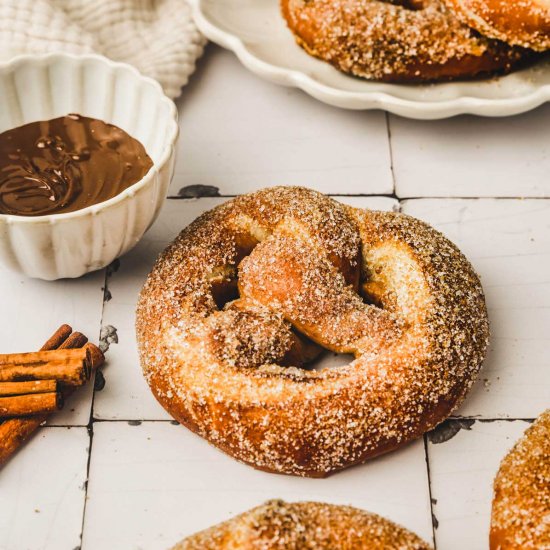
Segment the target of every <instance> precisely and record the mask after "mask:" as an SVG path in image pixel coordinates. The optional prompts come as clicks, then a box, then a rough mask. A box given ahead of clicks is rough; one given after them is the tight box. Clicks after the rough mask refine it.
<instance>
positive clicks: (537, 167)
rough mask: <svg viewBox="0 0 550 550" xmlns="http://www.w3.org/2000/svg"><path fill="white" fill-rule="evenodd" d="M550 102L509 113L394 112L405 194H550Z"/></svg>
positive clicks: (399, 185)
mask: <svg viewBox="0 0 550 550" xmlns="http://www.w3.org/2000/svg"><path fill="white" fill-rule="evenodd" d="M549 128H550V105H545V106H543V107H541V108H539V109H537V110H535V111H532V112H530V113H526V114H524V115H520V116H516V117H509V118H496V119H490V118H476V117H472V116H461V117H456V118H452V119H448V120H441V121H432V122H419V121H413V120H407V119H404V118H400V117H396V116H390V130H391V145H392V152H393V169H394V174H395V182H396V192H397V195H398V196H399V197H549V196H550V179H549V178H548V173H549V172H550V139H549V137H550V130H549Z"/></svg>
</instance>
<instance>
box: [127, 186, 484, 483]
mask: <svg viewBox="0 0 550 550" xmlns="http://www.w3.org/2000/svg"><path fill="white" fill-rule="evenodd" d="M237 286H238V293H237V291H236V288H237ZM358 292H361V293H363V295H362V296H360V294H359V293H358ZM227 300H229V301H228V302H227ZM225 302H227V303H225ZM375 304H376V305H375ZM488 332H489V330H488V321H487V313H486V308H485V301H484V297H483V291H482V288H481V285H480V282H479V280H478V278H477V276H476V274H475V273H474V271H473V269H472V267H471V265H470V264H469V262H468V261H467V260H466V259H465V258H464V256H463V255H462V254H461V253H460V252H459V250H458V249H457V248H456V247H455V246H454V245H453V244H451V243H450V242H449V241H448V240H447V239H446V238H445V237H443V235H442V234H441V233H439V232H437V231H435V230H434V229H433V228H431V227H429V226H428V225H426V224H425V223H423V222H421V221H419V220H416V219H414V218H411V217H409V216H406V215H403V214H398V213H386V212H375V211H368V210H361V209H355V208H350V207H347V206H344V205H342V204H340V203H338V202H336V201H334V200H332V199H330V198H328V197H325V196H324V195H321V194H320V193H317V192H315V191H311V190H308V189H304V188H298V187H275V188H271V189H266V190H263V191H259V192H256V193H252V194H250V195H243V196H241V197H238V198H236V199H233V200H231V201H229V202H227V203H225V204H223V205H221V206H219V207H217V208H214V209H213V210H211V211H209V212H206V213H205V214H203V215H202V216H200V217H199V218H198V219H197V220H195V221H194V222H193V223H192V224H191V225H190V226H188V227H187V228H186V229H184V230H183V231H182V233H181V234H180V235H179V237H178V238H177V239H176V240H175V241H174V243H172V245H170V246H169V247H168V248H167V249H166V250H165V252H164V253H163V254H162V255H161V257H160V258H159V260H158V261H157V263H156V265H155V267H154V268H153V270H152V272H151V274H150V275H149V277H148V279H147V281H146V283H145V286H144V288H143V290H142V292H141V296H140V299H139V303H138V309H137V338H138V347H139V352H140V358H141V364H142V368H143V372H144V375H145V377H146V379H147V381H148V383H149V384H150V386H151V389H152V391H153V393H154V394H155V396H156V397H157V399H158V400H159V402H160V403H161V404H162V405H163V406H164V407H165V408H166V409H167V410H168V411H169V412H170V414H172V416H174V418H176V419H177V420H178V421H179V422H181V423H182V424H184V425H186V426H187V427H188V428H190V429H191V430H193V431H194V432H196V433H198V434H199V435H201V436H202V437H204V438H206V439H207V440H209V441H210V442H211V443H213V444H214V445H216V446H217V447H219V448H220V449H222V450H223V451H225V452H226V453H228V454H230V455H231V456H233V457H235V458H237V459H238V460H240V461H242V462H245V463H247V464H250V465H252V466H254V467H256V468H259V469H262V470H266V471H272V472H280V473H287V474H294V475H300V476H312V477H323V476H326V475H328V474H330V473H332V472H335V471H337V470H340V469H342V468H346V467H348V466H351V465H353V464H357V463H360V462H363V461H365V460H366V459H368V458H370V457H373V456H376V455H379V454H381V453H384V452H387V451H389V450H392V449H394V448H397V447H399V446H400V445H403V444H404V443H406V442H408V441H410V440H412V439H414V438H416V437H418V436H420V435H422V434H423V433H424V432H425V431H427V430H430V429H432V428H433V427H434V426H435V425H436V424H438V423H439V422H441V421H442V420H444V419H445V418H446V417H447V416H448V415H449V414H450V413H451V412H452V411H453V410H454V409H455V408H456V407H457V406H458V405H459V404H460V403H461V402H462V400H463V399H464V397H465V395H466V393H467V392H468V390H469V388H470V387H471V385H472V383H473V382H474V380H475V379H476V376H477V373H478V371H479V368H480V366H481V362H482V360H483V358H484V355H485V351H486V348H487V341H488ZM323 349H330V350H333V351H337V352H342V353H352V354H353V355H354V356H355V359H354V360H353V361H352V362H351V363H350V364H348V365H346V366H343V367H339V368H334V369H323V370H311V369H309V368H308V364H307V363H308V361H310V360H311V359H312V358H314V357H315V356H316V355H317V354H318V353H319V351H322V350H323Z"/></svg>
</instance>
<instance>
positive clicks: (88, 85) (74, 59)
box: [0, 54, 178, 280]
mask: <svg viewBox="0 0 550 550" xmlns="http://www.w3.org/2000/svg"><path fill="white" fill-rule="evenodd" d="M0 100H1V101H0V132H4V131H5V130H8V129H11V128H15V127H17V126H21V125H23V124H27V123H29V122H34V121H37V120H49V119H52V118H56V117H60V116H64V115H67V114H69V113H77V114H80V115H83V116H87V117H92V118H98V119H101V120H104V121H105V122H108V123H110V124H115V125H116V126H118V127H119V128H122V129H123V130H125V131H126V132H127V133H128V134H130V135H131V136H132V137H134V138H136V139H138V140H139V141H140V142H141V143H142V144H143V145H144V146H145V149H146V151H147V153H148V154H149V156H150V157H151V158H152V160H153V167H152V168H151V169H150V170H149V172H148V173H147V174H146V175H145V176H144V177H143V178H142V179H141V180H140V181H139V182H137V183H135V184H134V185H132V186H130V187H128V188H127V189H126V190H124V191H123V192H122V193H120V194H118V195H117V196H116V197H114V198H112V199H109V200H107V201H105V202H102V203H99V204H96V205H93V206H89V207H87V208H84V209H82V210H77V211H76V212H69V213H65V214H50V215H46V216H36V217H32V216H10V215H0V262H2V263H3V264H5V265H7V266H8V267H10V268H11V269H13V270H16V271H19V272H21V273H24V274H26V275H28V276H29V277H36V278H40V279H47V280H53V279H60V278H65V277H80V276H81V275H83V274H85V273H88V272H90V271H95V270H97V269H101V268H102V267H105V266H106V265H108V264H109V263H111V262H112V261H113V260H114V259H115V258H117V257H119V256H121V255H122V254H124V253H126V252H128V251H129V250H130V249H131V248H132V247H134V246H135V245H136V244H137V242H138V241H139V240H140V239H141V237H142V236H143V234H144V233H145V231H146V230H147V229H148V228H149V226H150V225H151V224H152V223H153V222H154V221H155V219H156V217H157V215H158V213H159V211H160V208H161V206H162V204H163V202H164V198H165V196H166V192H167V189H168V186H169V184H170V180H171V178H172V174H173V171H174V161H175V144H176V140H177V137H178V123H177V111H176V108H175V105H174V103H173V102H172V101H171V100H170V99H169V98H168V97H166V96H165V95H164V93H163V91H162V89H161V87H160V85H159V84H158V83H157V82H155V81H154V80H152V79H150V78H147V77H144V76H142V75H141V74H140V73H139V72H138V71H137V70H136V69H134V68H133V67H131V66H130V65H126V64H124V63H115V62H113V61H110V60H108V59H106V58H104V57H101V56H96V55H85V56H74V55H69V54H48V55H43V56H37V55H25V56H20V57H17V58H15V59H14V60H12V61H10V62H9V63H5V64H0Z"/></svg>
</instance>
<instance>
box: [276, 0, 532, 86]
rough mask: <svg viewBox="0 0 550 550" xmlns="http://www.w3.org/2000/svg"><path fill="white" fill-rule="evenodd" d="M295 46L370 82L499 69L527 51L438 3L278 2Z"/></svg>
mask: <svg viewBox="0 0 550 550" xmlns="http://www.w3.org/2000/svg"><path fill="white" fill-rule="evenodd" d="M281 6H282V11H283V15H284V17H285V19H286V21H287V24H288V26H289V28H290V30H291V31H292V32H293V33H294V35H295V36H296V39H297V42H298V44H300V46H302V47H303V48H304V49H305V50H306V51H307V52H308V53H310V54H311V55H313V56H315V57H319V58H320V59H323V60H325V61H328V62H329V63H331V64H332V65H334V66H335V67H336V68H338V69H339V70H341V71H343V72H346V73H350V74H352V75H355V76H359V77H362V78H366V79H368V80H379V81H384V82H426V81H436V80H452V79H467V78H474V77H478V76H487V75H491V74H495V73H505V72H508V71H510V70H512V69H513V68H514V67H516V66H518V64H519V63H521V62H522V61H525V60H526V59H528V58H529V57H530V56H531V53H530V52H528V51H527V50H524V49H521V48H513V47H510V46H508V45H507V44H505V43H503V42H500V41H496V40H491V39H488V38H485V37H484V36H480V35H479V34H478V33H476V32H474V31H472V30H471V29H470V28H469V27H468V26H467V25H465V24H464V23H462V22H461V21H460V20H459V19H458V18H457V17H456V16H455V15H454V14H453V13H452V11H450V10H449V9H447V8H446V7H445V4H444V2H443V0H384V1H380V0H281Z"/></svg>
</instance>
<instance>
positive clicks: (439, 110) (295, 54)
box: [191, 0, 550, 119]
mask: <svg viewBox="0 0 550 550" xmlns="http://www.w3.org/2000/svg"><path fill="white" fill-rule="evenodd" d="M191 5H192V7H193V15H194V19H195V22H196V24H197V26H198V27H199V29H200V30H201V31H202V32H203V33H204V34H205V35H206V36H207V37H208V38H209V39H210V40H212V41H213V42H216V43H217V44H219V45H221V46H223V47H225V48H228V49H229V50H232V51H233V52H235V54H236V55H237V56H238V58H239V59H240V60H241V62H242V63H243V64H244V65H245V66H246V67H248V69H250V70H251V71H253V72H254V73H256V74H258V75H260V76H261V77H263V78H266V79H268V80H271V81H273V82H275V83H277V84H282V85H284V86H294V87H297V88H300V89H302V90H304V91H305V92H307V93H308V94H310V95H312V96H313V97H315V98H317V99H319V100H320V101H324V102H325V103H328V104H330V105H335V106H337V107H343V108H345V109H385V110H387V111H390V112H392V113H396V114H399V115H402V116H406V117H409V118H418V119H438V118H447V117H451V116H454V115H458V114H464V113H471V114H476V115H482V116H493V117H495V116H509V115H514V114H518V113H523V112H525V111H529V110H531V109H533V108H535V107H538V106H539V105H541V104H542V103H545V102H546V101H549V100H550V58H548V57H547V58H545V59H544V60H542V61H540V62H538V63H537V64H536V65H534V66H532V67H530V68H527V69H524V70H522V71H518V72H516V73H513V74H510V75H508V76H505V77H501V78H493V79H490V80H483V81H478V82H455V83H444V84H430V85H421V86H419V85H398V84H382V83H378V82H367V81H365V80H361V79H358V78H354V77H350V76H347V75H345V74H343V73H341V72H339V71H337V70H336V69H334V68H333V67H331V66H330V65H329V64H328V63H324V62H323V61H319V60H317V59H314V58H313V57H311V56H309V55H308V54H306V53H305V52H304V51H303V50H302V49H301V48H300V47H299V46H298V45H297V44H296V43H295V41H294V38H293V36H292V34H291V33H290V31H289V30H288V29H287V27H286V24H285V21H284V20H283V18H282V16H281V14H280V11H279V1H278V0H191Z"/></svg>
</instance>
